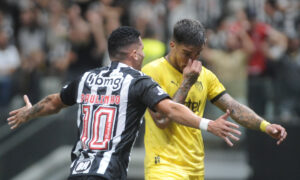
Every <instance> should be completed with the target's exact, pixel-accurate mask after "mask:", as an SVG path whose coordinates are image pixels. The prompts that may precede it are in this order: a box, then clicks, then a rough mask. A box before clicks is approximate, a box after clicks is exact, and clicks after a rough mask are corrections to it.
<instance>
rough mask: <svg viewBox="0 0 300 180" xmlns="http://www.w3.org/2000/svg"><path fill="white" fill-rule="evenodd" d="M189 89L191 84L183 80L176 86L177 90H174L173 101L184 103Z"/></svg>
mask: <svg viewBox="0 0 300 180" xmlns="http://www.w3.org/2000/svg"><path fill="white" fill-rule="evenodd" d="M190 89H191V85H190V84H189V82H188V81H186V80H183V82H182V83H181V85H180V87H179V88H178V90H177V91H176V93H175V94H174V96H173V101H175V102H177V103H180V104H184V102H185V99H186V97H187V95H188V93H189V91H190Z"/></svg>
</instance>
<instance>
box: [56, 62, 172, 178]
mask: <svg viewBox="0 0 300 180" xmlns="http://www.w3.org/2000/svg"><path fill="white" fill-rule="evenodd" d="M60 96H61V99H62V101H63V102H64V103H65V104H66V105H73V104H76V103H77V104H79V108H78V118H77V126H78V128H79V137H78V141H77V143H76V144H75V146H74V148H73V151H72V164H71V176H77V175H98V176H102V177H105V178H108V179H113V180H117V179H126V176H127V168H128V163H129V158H130V151H131V148H132V146H133V143H134V140H135V138H136V136H137V133H138V130H139V127H140V124H141V119H142V116H143V114H144V112H145V110H146V107H149V108H151V109H153V108H154V107H155V105H156V104H157V103H158V102H159V101H161V100H163V99H165V98H169V96H168V94H166V93H165V92H164V91H163V90H162V89H161V88H160V87H159V85H158V84H157V83H156V82H154V81H153V80H152V79H151V78H150V77H148V76H146V75H144V74H143V73H142V72H140V71H138V70H135V69H133V68H131V67H129V66H128V65H126V64H123V63H120V62H112V63H111V65H110V66H109V67H103V68H97V69H93V70H90V71H88V72H86V73H84V74H83V75H82V76H81V77H80V79H78V80H75V81H73V82H71V83H70V84H68V85H66V86H65V87H63V88H62V90H61V93H60Z"/></svg>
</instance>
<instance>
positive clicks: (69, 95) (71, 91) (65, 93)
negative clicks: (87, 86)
mask: <svg viewBox="0 0 300 180" xmlns="http://www.w3.org/2000/svg"><path fill="white" fill-rule="evenodd" d="M78 84H79V79H76V80H74V81H72V82H71V83H68V84H67V85H65V86H64V87H63V88H62V89H61V91H60V98H61V100H62V102H63V103H64V104H65V105H69V106H71V105H74V104H75V103H76V99H77V89H78Z"/></svg>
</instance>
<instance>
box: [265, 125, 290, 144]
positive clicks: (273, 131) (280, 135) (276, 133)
mask: <svg viewBox="0 0 300 180" xmlns="http://www.w3.org/2000/svg"><path fill="white" fill-rule="evenodd" d="M266 133H267V134H268V135H269V136H271V137H272V138H274V139H277V140H278V141H277V145H280V144H281V143H282V142H283V141H284V140H285V138H286V136H287V132H286V130H285V129H284V127H282V126H281V125H278V124H270V125H268V126H267V127H266Z"/></svg>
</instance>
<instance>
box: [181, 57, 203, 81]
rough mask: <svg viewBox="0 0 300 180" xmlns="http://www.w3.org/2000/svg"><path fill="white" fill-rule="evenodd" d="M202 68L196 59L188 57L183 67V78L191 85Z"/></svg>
mask: <svg viewBox="0 0 300 180" xmlns="http://www.w3.org/2000/svg"><path fill="white" fill-rule="evenodd" d="M201 70H202V63H201V61H198V60H192V59H189V60H188V63H187V65H186V66H185V68H184V69H183V79H184V80H186V81H187V82H189V84H190V85H193V84H194V83H195V82H196V81H197V79H198V76H199V75H200V73H201Z"/></svg>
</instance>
